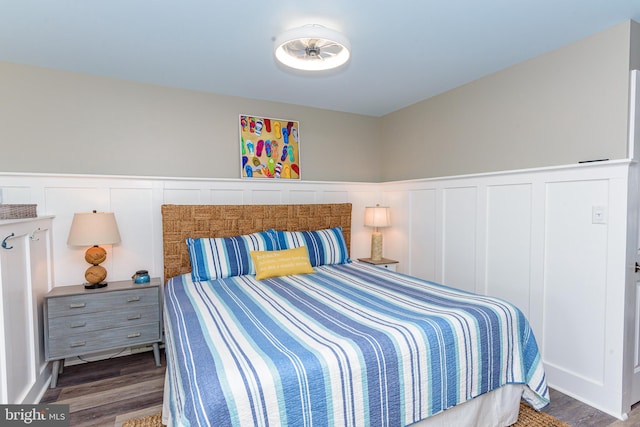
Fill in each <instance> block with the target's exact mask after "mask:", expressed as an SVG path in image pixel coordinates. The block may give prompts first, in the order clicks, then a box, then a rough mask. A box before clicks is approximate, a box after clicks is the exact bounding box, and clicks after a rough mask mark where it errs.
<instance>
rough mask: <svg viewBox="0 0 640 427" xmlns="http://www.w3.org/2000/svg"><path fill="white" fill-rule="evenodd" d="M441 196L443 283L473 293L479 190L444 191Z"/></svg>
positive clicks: (463, 188)
mask: <svg viewBox="0 0 640 427" xmlns="http://www.w3.org/2000/svg"><path fill="white" fill-rule="evenodd" d="M443 196H444V200H443V205H442V209H443V212H444V214H443V217H444V220H443V224H442V233H443V236H444V239H443V251H442V252H443V260H442V269H443V274H442V282H443V283H444V284H445V285H448V286H453V287H455V288H459V289H464V290H465V291H470V292H475V291H476V281H475V279H476V259H477V253H476V242H477V233H476V221H477V216H476V215H477V210H478V206H477V204H478V189H477V188H476V187H460V188H446V189H445V190H444V194H443Z"/></svg>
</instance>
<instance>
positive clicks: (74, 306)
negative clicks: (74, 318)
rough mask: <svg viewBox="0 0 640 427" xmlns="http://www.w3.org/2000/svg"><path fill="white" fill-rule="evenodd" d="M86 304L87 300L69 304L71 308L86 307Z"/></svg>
mask: <svg viewBox="0 0 640 427" xmlns="http://www.w3.org/2000/svg"><path fill="white" fill-rule="evenodd" d="M86 305H87V303H86V302H72V303H71V304H69V308H82V307H86Z"/></svg>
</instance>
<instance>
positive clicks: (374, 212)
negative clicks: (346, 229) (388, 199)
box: [364, 206, 391, 228]
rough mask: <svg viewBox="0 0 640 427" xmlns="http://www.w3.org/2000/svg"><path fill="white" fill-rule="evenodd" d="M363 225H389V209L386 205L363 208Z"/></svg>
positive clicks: (378, 226) (377, 226)
mask: <svg viewBox="0 0 640 427" xmlns="http://www.w3.org/2000/svg"><path fill="white" fill-rule="evenodd" d="M364 225H366V226H367V227H376V228H380V227H389V226H391V209H389V207H388V206H368V207H366V208H364Z"/></svg>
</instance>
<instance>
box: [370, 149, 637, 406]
mask: <svg viewBox="0 0 640 427" xmlns="http://www.w3.org/2000/svg"><path fill="white" fill-rule="evenodd" d="M629 167H630V162H629V161H626V160H624V161H613V162H606V163H599V164H591V165H569V166H565V167H557V168H543V169H537V170H524V171H510V172H504V173H491V174H480V175H473V176H461V177H448V178H442V179H425V180H413V181H404V182H395V183H384V184H381V187H382V192H383V194H384V195H386V194H390V193H393V194H401V193H403V192H408V193H409V196H408V199H409V203H408V204H406V203H405V201H404V199H402V198H401V197H396V198H389V200H390V201H391V203H390V205H391V209H392V212H395V211H396V210H400V211H402V210H403V209H408V210H409V213H408V217H409V220H408V221H407V222H406V224H405V223H402V222H401V223H400V224H398V225H397V226H396V225H394V232H397V233H402V234H405V235H406V236H408V237H407V244H408V247H409V252H408V255H407V256H406V257H405V258H404V259H401V260H400V261H401V264H402V265H403V266H404V270H403V272H405V273H408V274H411V275H415V276H418V277H422V278H425V279H427V280H433V281H436V282H440V283H443V284H446V285H449V286H453V287H457V288H460V289H465V290H470V291H474V292H478V293H484V294H487V295H492V296H497V297H500V298H504V299H505V300H507V301H510V302H512V303H513V304H515V305H516V306H518V307H519V308H520V309H521V310H522V311H523V313H524V314H525V315H526V316H527V317H528V319H529V321H530V324H531V326H532V329H533V331H534V333H535V335H536V339H537V342H538V345H539V347H540V349H541V353H542V357H543V362H544V364H545V368H546V372H547V381H548V383H549V384H550V385H551V386H552V387H554V388H555V389H557V390H560V391H562V392H564V393H566V394H569V395H571V396H573V397H575V398H577V399H580V400H582V401H584V402H586V403H588V404H590V405H592V406H594V407H596V408H598V409H600V410H602V411H605V412H607V413H609V414H611V415H613V416H615V417H618V418H623V417H624V416H625V414H626V413H627V412H628V411H629V410H630V404H631V403H634V402H631V401H630V398H629V395H630V388H631V387H630V383H631V381H629V377H630V376H631V375H632V374H633V366H632V365H633V363H631V361H632V360H633V357H634V355H633V351H634V350H633V349H632V348H631V347H633V346H627V345H625V339H624V337H625V334H626V336H631V335H632V332H629V333H627V331H628V330H629V328H632V329H633V328H635V324H633V323H630V322H629V319H635V313H634V312H635V306H634V304H633V303H631V304H628V303H627V296H628V295H635V290H632V291H629V290H628V289H627V288H626V283H627V282H630V283H631V282H635V278H634V279H633V280H627V277H629V275H633V271H632V269H631V268H629V267H628V262H627V255H626V242H627V234H628V231H627V230H628V224H627V216H628V213H629V212H628V206H629V202H628V196H627V191H628V182H629ZM631 197H638V195H631ZM405 206H407V207H405ZM594 207H599V208H602V212H603V214H604V218H603V221H604V222H605V223H604V224H602V223H595V224H594V221H593V219H592V214H593V208H594ZM596 222H597V221H596ZM397 227H404V229H402V230H398V229H396V228H397ZM634 229H637V227H635V228H634ZM390 256H391V257H392V255H391V254H390ZM634 300H635V299H634ZM628 305H629V306H631V307H632V308H629V307H628ZM625 318H626V320H625ZM639 328H640V327H639ZM638 357H639V358H640V356H638ZM625 378H626V379H625Z"/></svg>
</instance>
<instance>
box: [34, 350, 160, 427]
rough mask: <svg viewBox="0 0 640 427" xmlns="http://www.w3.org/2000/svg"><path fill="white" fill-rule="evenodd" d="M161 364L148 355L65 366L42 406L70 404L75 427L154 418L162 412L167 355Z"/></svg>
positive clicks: (96, 426) (93, 426)
mask: <svg viewBox="0 0 640 427" xmlns="http://www.w3.org/2000/svg"><path fill="white" fill-rule="evenodd" d="M161 361H162V367H157V366H156V365H155V361H154V359H153V353H150V352H145V353H138V354H133V355H130V356H123V357H114V358H113V359H106V360H101V361H98V362H92V363H84V364H80V365H74V366H68V367H65V369H64V372H63V373H62V374H60V375H59V377H58V387H56V388H55V389H48V390H47V392H46V393H45V395H44V396H43V398H42V400H41V403H60V404H69V405H70V413H71V414H70V415H71V422H70V424H71V426H72V427H84V426H87V427H98V426H109V427H112V426H119V425H121V424H122V422H124V421H126V420H128V419H130V418H139V417H143V416H147V415H153V414H155V413H158V412H160V411H161V409H162V393H163V389H164V372H165V367H166V361H165V359H164V352H162V359H161Z"/></svg>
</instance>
